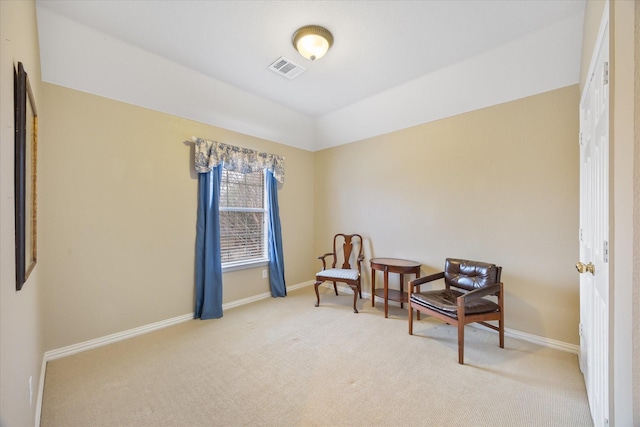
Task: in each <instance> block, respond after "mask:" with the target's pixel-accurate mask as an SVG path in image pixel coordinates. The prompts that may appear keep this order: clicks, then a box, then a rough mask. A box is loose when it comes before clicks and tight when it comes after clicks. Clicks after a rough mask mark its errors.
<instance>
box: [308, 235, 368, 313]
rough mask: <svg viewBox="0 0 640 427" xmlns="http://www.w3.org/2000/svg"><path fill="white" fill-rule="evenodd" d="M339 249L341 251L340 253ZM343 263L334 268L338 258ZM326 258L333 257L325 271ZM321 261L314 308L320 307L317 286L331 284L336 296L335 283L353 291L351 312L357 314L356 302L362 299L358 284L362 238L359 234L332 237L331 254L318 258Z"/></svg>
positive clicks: (362, 256) (361, 257)
mask: <svg viewBox="0 0 640 427" xmlns="http://www.w3.org/2000/svg"><path fill="white" fill-rule="evenodd" d="M354 246H356V247H357V251H358V254H357V256H356V255H355V253H354V250H353V249H354ZM340 248H342V250H341V251H340ZM340 255H342V256H341V257H340V258H342V260H343V261H344V262H343V263H342V265H340V266H339V267H338V268H336V265H338V258H339V256H340ZM328 256H332V257H333V261H332V263H331V268H329V269H327V263H326V261H325V258H326V257H328ZM352 256H355V263H354V266H353V267H351V258H352ZM318 259H319V260H322V271H320V272H319V273H317V274H316V283H315V284H314V288H315V291H316V307H317V306H319V305H320V294H319V293H318V286H320V284H321V283H323V282H333V290H334V291H335V293H336V295H338V287H337V285H336V282H341V283H346V284H347V285H349V286H350V287H351V289H352V290H353V312H354V313H357V312H358V310H357V309H356V301H357V298H358V295H359V296H360V299H362V286H361V282H360V273H361V264H362V261H364V255H363V248H362V236H360V235H359V234H336V235H335V236H334V237H333V252H328V253H326V254H324V255H322V256H319V257H318Z"/></svg>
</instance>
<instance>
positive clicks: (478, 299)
mask: <svg viewBox="0 0 640 427" xmlns="http://www.w3.org/2000/svg"><path fill="white" fill-rule="evenodd" d="M501 274H502V267H499V266H496V265H495V264H488V263H484V262H477V261H468V260H463V259H453V258H447V259H446V262H445V267H444V271H443V272H441V273H436V274H432V275H429V276H425V277H421V278H418V279H415V280H412V281H410V282H409V304H408V306H409V335H413V310H414V309H416V310H417V314H418V320H419V319H420V317H419V316H420V313H421V312H422V313H426V314H428V315H430V316H433V317H437V318H438V319H440V320H442V321H444V322H446V323H448V324H450V325H454V326H457V327H458V363H460V364H461V365H462V364H464V326H465V325H467V324H469V323H474V322H478V323H480V324H482V325H484V326H486V327H488V328H491V329H493V330H495V331H498V334H499V336H500V348H504V290H503V284H502V282H500V275H501ZM439 279H444V285H445V288H444V289H439V290H431V291H426V292H420V285H423V284H425V283H429V282H432V281H434V280H439ZM454 288H455V289H454ZM485 296H495V297H496V301H495V302H494V301H493V300H491V299H487V298H483V297H485ZM491 320H497V321H498V326H495V325H493V324H490V323H487V321H491Z"/></svg>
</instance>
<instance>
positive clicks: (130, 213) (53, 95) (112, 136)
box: [40, 84, 314, 350]
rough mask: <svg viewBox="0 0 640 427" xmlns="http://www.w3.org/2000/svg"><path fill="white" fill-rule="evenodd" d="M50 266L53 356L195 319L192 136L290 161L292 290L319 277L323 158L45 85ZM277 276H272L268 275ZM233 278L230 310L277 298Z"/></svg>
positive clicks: (247, 279) (45, 264)
mask: <svg viewBox="0 0 640 427" xmlns="http://www.w3.org/2000/svg"><path fill="white" fill-rule="evenodd" d="M42 89H43V102H42V111H43V114H42V117H41V122H40V126H41V135H42V141H43V143H42V146H41V149H40V155H41V170H40V178H41V196H40V213H41V236H42V246H41V268H42V271H43V274H44V275H45V276H46V278H47V280H46V285H47V286H46V288H45V289H44V290H43V292H44V297H45V299H46V301H47V304H46V305H45V306H44V311H43V313H44V319H45V337H46V349H47V350H51V349H56V348H60V347H63V346H67V345H71V344H76V343H79V342H82V341H86V340H89V339H94V338H98V337H102V336H105V335H108V334H112V333H116V332H121V331H124V330H127V329H131V328H134V327H138V326H142V325H146V324H149V323H153V322H157V321H161V320H166V319H169V318H172V317H175V316H180V315H184V314H187V313H190V312H193V299H194V292H193V287H194V285H193V283H194V245H195V222H196V206H197V199H196V191H197V178H196V174H195V173H194V171H193V160H192V158H193V145H192V144H191V143H184V142H183V141H185V140H188V139H190V137H191V136H192V135H195V136H200V137H203V138H208V139H212V140H217V141H221V142H225V143H229V144H234V145H239V146H243V147H247V148H252V149H257V150H261V151H267V152H270V153H274V154H278V155H283V156H285V168H286V169H285V173H286V178H285V182H284V184H283V185H282V186H281V188H280V191H279V193H278V194H279V205H280V215H281V220H282V233H283V241H284V243H283V244H284V256H285V262H286V267H285V273H286V277H285V279H286V282H287V284H288V285H295V284H298V283H301V282H304V281H308V280H310V278H312V269H313V259H314V256H313V252H312V249H313V246H312V245H313V220H314V214H313V196H312V195H313V192H312V191H309V189H310V188H313V161H312V159H313V155H312V153H310V152H306V151H303V150H299V149H295V148H292V147H289V146H285V145H281V144H276V143H273V142H268V141H265V140H260V139H257V138H253V137H249V136H246V135H241V134H237V133H234V132H231V131H227V130H223V129H218V128H215V127H212V126H208V125H203V124H200V123H196V122H193V121H190V120H185V119H181V118H178V117H174V116H169V115H166V114H162V113H159V112H155V111H151V110H147V109H143V108H139V107H135V106H132V105H128V104H124V103H121V102H116V101H112V100H108V99H105V98H101V97H97V96H93V95H89V94H86V93H82V92H78V91H74V90H70V89H66V88H63V87H60V86H55V85H50V84H43V86H42ZM263 268H266V267H263ZM263 268H256V269H251V270H243V271H238V272H230V273H225V274H224V278H223V281H224V291H223V294H224V302H225V303H226V302H229V301H234V300H238V299H241V298H246V297H250V296H254V295H257V294H260V293H263V292H268V291H269V285H268V281H267V280H266V279H263V278H262V274H261V273H262V269H263Z"/></svg>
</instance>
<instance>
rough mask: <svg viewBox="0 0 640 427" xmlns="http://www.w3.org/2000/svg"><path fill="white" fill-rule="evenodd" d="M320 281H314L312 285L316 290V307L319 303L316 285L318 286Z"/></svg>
mask: <svg viewBox="0 0 640 427" xmlns="http://www.w3.org/2000/svg"><path fill="white" fill-rule="evenodd" d="M321 283H322V282H319V281H316V283H315V284H314V285H313V287H314V289H315V291H316V307H317V306H319V305H320V294H319V293H318V286H320V284H321Z"/></svg>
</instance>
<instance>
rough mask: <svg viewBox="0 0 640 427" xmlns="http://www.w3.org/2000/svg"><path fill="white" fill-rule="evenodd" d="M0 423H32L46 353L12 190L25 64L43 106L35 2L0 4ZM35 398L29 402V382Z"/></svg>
mask: <svg viewBox="0 0 640 427" xmlns="http://www.w3.org/2000/svg"><path fill="white" fill-rule="evenodd" d="M0 20H1V21H0V31H1V35H0V39H1V40H0V43H2V47H1V48H0V55H1V56H0V58H1V59H0V93H1V94H2V96H1V97H0V162H1V164H2V165H1V167H0V204H1V207H2V209H1V212H2V214H1V217H0V220H1V222H0V230H1V231H0V236H2V238H1V240H2V243H1V245H2V246H1V250H0V253H1V254H2V255H1V257H0V274H1V281H0V379H1V380H0V425H1V426H3V427H4V426H29V425H33V424H34V416H35V412H36V403H37V402H36V399H37V397H38V384H39V381H40V370H41V364H42V353H43V335H42V329H41V323H40V315H39V313H40V310H41V308H40V307H41V295H42V285H43V281H42V274H41V272H42V268H41V265H40V263H38V264H37V265H36V268H35V270H33V272H32V273H31V275H30V276H29V278H28V280H27V282H26V283H25V284H24V286H23V288H22V290H21V291H19V292H16V287H15V286H16V280H15V238H14V236H15V233H14V230H15V228H14V214H13V212H14V211H13V209H14V197H13V195H14V191H13V185H14V180H13V155H14V152H13V145H14V124H13V120H14V114H13V96H12V94H13V67H14V64H16V65H17V63H18V62H22V63H23V65H24V67H25V70H26V71H27V73H28V74H29V80H30V82H31V85H32V91H33V93H34V96H35V101H36V106H37V107H39V106H40V104H41V90H40V89H41V87H40V58H39V49H38V38H37V29H36V14H35V3H34V2H33V1H5V0H2V1H0ZM30 377H31V378H32V388H33V400H32V402H31V404H30V403H29V378H30Z"/></svg>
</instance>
